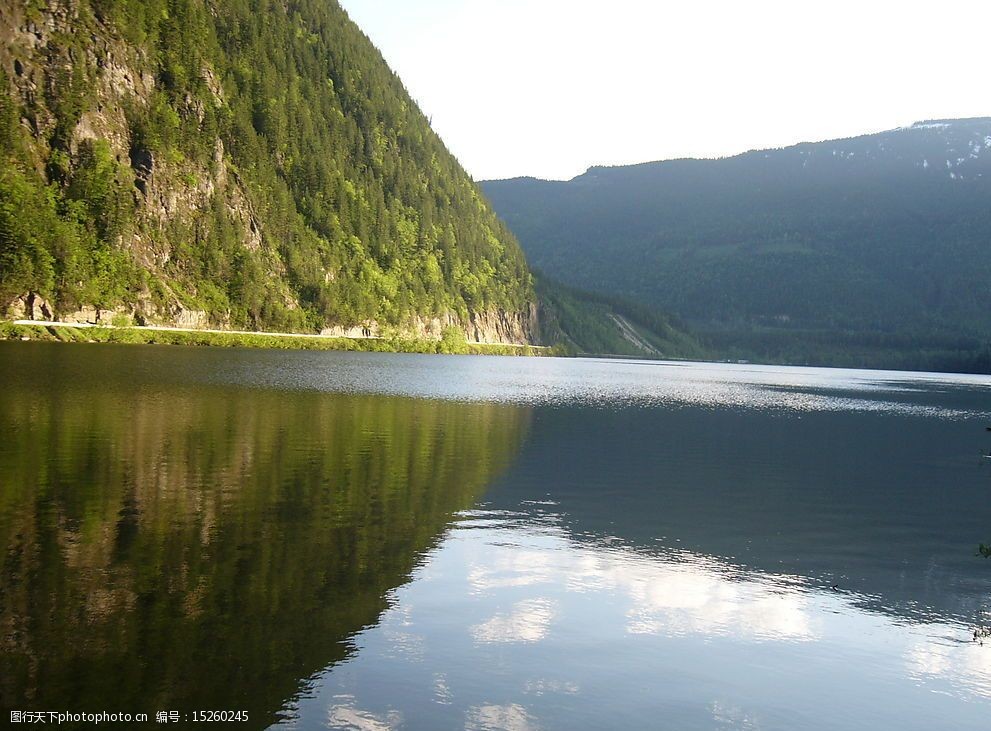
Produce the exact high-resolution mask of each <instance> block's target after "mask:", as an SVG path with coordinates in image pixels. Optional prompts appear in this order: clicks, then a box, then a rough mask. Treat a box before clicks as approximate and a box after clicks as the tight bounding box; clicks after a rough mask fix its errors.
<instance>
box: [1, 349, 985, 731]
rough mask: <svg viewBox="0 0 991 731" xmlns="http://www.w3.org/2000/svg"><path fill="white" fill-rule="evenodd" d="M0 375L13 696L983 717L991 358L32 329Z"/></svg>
mask: <svg viewBox="0 0 991 731" xmlns="http://www.w3.org/2000/svg"><path fill="white" fill-rule="evenodd" d="M0 372H2V373H4V374H5V381H4V384H3V386H2V388H0V432H2V433H3V434H4V435H5V439H4V440H3V441H2V442H0V545H2V547H3V554H2V558H0V561H2V563H0V643H2V644H0V650H2V651H0V705H2V706H3V708H4V709H7V708H19V709H24V710H59V709H61V710H72V711H79V710H98V709H114V708H116V709H119V710H129V711H131V712H146V713H150V714H152V716H153V715H154V713H155V712H156V711H159V710H178V711H181V712H183V713H189V712H191V711H193V710H197V709H209V708H212V709H218V708H225V709H248V710H249V711H250V718H251V720H250V721H249V722H248V723H247V724H235V725H236V726H238V727H241V728H266V727H268V726H272V725H275V726H277V727H285V728H299V729H311V728H313V729H316V728H359V729H386V728H409V729H448V728H450V729H460V728H471V729H497V728H502V729H519V730H523V729H576V728H577V729H582V728H588V729H593V728H595V729H597V728H604V727H605V728H620V727H633V728H671V729H721V728H734V729H735V728H753V729H794V728H803V729H805V728H808V729H816V728H822V729H877V728H898V729H933V728H954V729H984V728H987V719H988V718H991V643H986V644H983V645H982V644H981V643H980V642H979V641H978V640H976V639H975V632H977V633H978V635H980V633H981V630H982V629H983V628H985V627H986V626H987V624H989V623H991V615H989V614H988V609H989V607H991V561H986V560H984V559H982V558H978V557H975V555H974V554H975V549H976V546H977V544H978V543H979V542H981V541H982V540H984V541H985V542H986V541H987V540H988V539H991V501H989V499H988V498H989V493H991V465H986V464H984V463H988V462H991V460H984V459H982V457H981V454H982V452H986V451H987V450H988V449H989V448H991V439H989V437H991V435H988V434H987V433H986V432H985V431H984V427H985V425H991V381H989V380H988V379H987V378H983V377H973V376H949V375H943V374H906V373H895V372H879V371H849V370H833V369H807V368H806V369H803V368H781V367H761V366H737V365H712V364H685V363H649V362H631V361H599V360H575V359H572V360H562V359H533V358H527V359H511V358H492V357H468V356H405V355H392V354H358V353H312V352H311V353H306V352H303V353H279V352H267V351H241V350H233V351H228V350H219V349H187V348H179V347H155V346H147V347H139V346H121V347H117V346H104V345H57V344H32V343H25V344H22V343H15V344H0ZM189 725H192V726H193V727H196V725H195V724H189Z"/></svg>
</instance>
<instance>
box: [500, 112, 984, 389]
mask: <svg viewBox="0 0 991 731" xmlns="http://www.w3.org/2000/svg"><path fill="white" fill-rule="evenodd" d="M482 186H483V189H484V190H485V191H486V194H487V195H488V196H489V198H490V200H491V201H492V203H493V205H494V206H495V208H496V211H497V212H498V213H499V214H500V215H501V216H503V218H504V219H505V220H506V222H507V223H508V224H509V225H510V227H511V228H512V229H513V231H514V232H515V233H516V235H517V236H519V238H520V241H521V242H522V243H523V245H524V248H525V250H526V252H527V256H528V257H529V259H530V261H531V263H532V264H533V265H534V266H535V267H537V268H539V269H540V270H542V271H544V272H546V274H547V275H548V276H551V277H554V278H556V279H559V280H561V281H563V282H565V283H567V284H570V285H573V286H578V287H581V288H584V289H590V290H595V291H598V292H601V293H605V294H612V293H616V292H622V293H623V295H624V296H625V297H628V298H631V299H634V300H636V301H638V302H640V303H642V304H643V305H645V306H651V307H656V308H659V309H662V310H665V311H669V312H672V313H674V314H676V315H678V316H679V317H681V318H682V319H683V320H684V321H685V322H686V323H687V324H688V325H689V327H690V328H691V329H692V330H693V332H695V333H696V334H697V335H698V336H699V338H700V339H701V340H703V342H705V343H706V344H707V345H708V346H709V347H710V348H712V350H713V352H714V353H715V355H716V356H717V357H723V358H730V359H761V360H767V361H772V362H786V363H817V364H822V365H858V366H873V367H883V366H891V367H898V368H940V369H942V368H949V369H951V370H988V368H989V367H991V363H989V361H988V346H987V344H988V342H989V340H991V288H989V287H988V282H989V281H991V206H988V200H991V119H972V120H950V121H936V122H925V123H919V124H916V125H913V126H911V127H908V128H904V129H899V130H893V131H891V132H885V133H881V134H875V135H867V136H864V137H858V138H852V139H846V140H834V141H829V142H820V143H804V144H801V145H796V146H793V147H789V148H785V149H779V150H764V151H754V152H749V153H745V154H743V155H739V156H737V157H733V158H726V159H719V160H672V161H667V162H656V163H646V164H642V165H632V166H625V167H614V168H601V167H596V168H591V169H590V170H588V172H586V173H584V174H583V175H580V176H578V177H576V178H574V179H573V180H570V181H566V182H554V181H543V180H535V179H532V178H519V179H514V180H505V181H490V182H484V183H483V184H482Z"/></svg>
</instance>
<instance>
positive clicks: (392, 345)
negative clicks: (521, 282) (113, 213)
mask: <svg viewBox="0 0 991 731" xmlns="http://www.w3.org/2000/svg"><path fill="white" fill-rule="evenodd" d="M0 340H40V341H50V342H62V343H134V344H144V345H151V344H154V345H212V346H216V347H222V348H272V349H277V350H355V351H376V352H386V353H459V354H467V355H553V354H555V353H554V351H553V349H550V348H539V347H534V346H530V345H507V344H488V343H469V342H467V341H466V340H465V339H463V338H450V337H445V338H444V339H442V340H424V339H417V338H335V337H298V336H293V335H275V334H268V333H220V332H198V331H195V330H154V329H148V328H140V327H85V328H83V327H73V326H72V325H70V324H66V325H24V324H15V323H12V322H0Z"/></svg>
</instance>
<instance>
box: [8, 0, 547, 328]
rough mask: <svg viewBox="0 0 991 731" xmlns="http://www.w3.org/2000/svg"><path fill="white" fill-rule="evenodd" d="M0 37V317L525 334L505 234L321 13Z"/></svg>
mask: <svg viewBox="0 0 991 731" xmlns="http://www.w3.org/2000/svg"><path fill="white" fill-rule="evenodd" d="M0 35H2V37H3V43H2V44H0V88H2V90H3V93H2V94H0V310H2V309H3V308H4V307H5V306H7V305H8V304H9V303H11V302H13V301H14V300H15V299H16V298H19V297H21V298H24V297H25V296H27V295H31V296H32V298H33V297H34V296H36V297H37V298H39V300H38V301H40V302H42V303H43V306H44V308H45V309H46V310H52V311H54V314H55V315H57V314H59V313H68V312H72V311H76V310H78V309H79V308H85V307H89V308H95V309H96V310H97V311H98V312H99V310H101V309H102V310H110V311H114V312H119V313H125V314H126V313H133V314H134V315H135V316H136V317H137V318H138V320H139V321H140V320H142V319H147V320H148V321H150V322H153V321H158V322H169V321H174V320H175V319H176V316H177V315H176V313H182V312H184V311H189V312H195V313H197V314H200V315H202V321H201V322H199V324H201V325H206V324H213V325H215V326H217V325H219V326H235V327H243V328H250V329H272V330H309V331H317V330H320V329H322V328H325V327H328V326H333V325H336V326H341V327H350V326H354V325H357V324H360V323H367V322H372V321H374V322H375V323H376V326H377V327H378V326H392V327H396V328H401V327H403V326H406V325H408V324H410V323H412V322H414V321H417V320H419V321H420V322H422V321H423V320H425V319H428V318H440V319H441V321H442V322H444V323H452V322H453V323H459V324H460V323H466V322H468V321H469V320H471V319H473V317H474V315H475V314H476V313H492V312H499V313H516V315H517V319H516V322H518V323H522V324H521V325H520V327H519V328H518V332H515V333H513V334H514V335H516V336H518V337H521V338H528V337H529V331H528V327H529V326H528V324H527V323H526V322H524V321H525V320H526V319H527V317H529V314H528V313H530V312H531V308H530V304H531V302H532V300H533V285H532V282H531V277H530V274H529V271H528V269H527V265H526V262H525V259H524V257H523V254H522V252H521V250H520V248H519V246H518V244H517V242H516V240H515V239H514V237H513V235H512V234H511V233H510V232H509V231H508V230H507V229H506V228H505V226H504V225H503V224H502V223H501V222H500V221H499V220H498V219H497V218H496V216H495V214H494V213H493V212H492V211H491V209H490V208H489V206H488V204H487V203H486V201H485V200H484V198H483V197H482V196H481V195H480V193H479V190H478V188H477V187H476V185H475V184H474V183H473V182H472V180H471V179H470V178H469V177H468V175H467V174H466V173H465V172H464V171H463V170H462V168H461V167H460V165H459V164H458V162H457V161H456V160H455V158H454V157H453V156H452V155H451V154H450V153H449V152H448V151H447V149H446V148H445V147H444V145H443V143H442V142H441V140H440V139H439V138H438V137H437V136H436V135H435V134H434V132H433V131H432V130H431V129H430V126H429V123H428V121H427V119H426V118H425V117H424V115H423V114H422V113H421V112H420V110H419V109H418V108H417V106H416V104H415V103H414V102H413V101H412V99H411V98H410V96H409V95H408V93H407V92H406V90H405V89H404V87H403V85H402V83H401V82H400V80H399V78H398V77H397V76H396V75H395V74H394V73H393V72H392V71H391V70H390V69H389V68H388V67H387V65H386V64H385V62H384V61H383V59H382V57H381V55H380V54H379V52H378V51H377V50H376V49H375V47H374V46H373V45H372V44H371V42H370V41H369V40H368V39H367V38H366V37H365V36H364V35H363V34H362V32H361V31H360V30H359V29H358V28H357V26H355V25H354V24H353V23H352V22H351V21H350V20H349V19H348V17H347V15H346V13H345V12H344V11H343V10H342V9H341V7H340V6H339V5H338V4H337V3H336V2H334V1H333V0H292V1H291V2H286V1H285V0H64V1H63V2H48V3H44V2H40V0H29V1H28V2H25V3H14V4H6V3H5V4H4V6H3V7H0ZM28 211H29V212H30V215H25V212H28ZM519 313H522V314H519ZM0 315H2V312H0Z"/></svg>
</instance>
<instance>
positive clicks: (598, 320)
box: [536, 275, 708, 359]
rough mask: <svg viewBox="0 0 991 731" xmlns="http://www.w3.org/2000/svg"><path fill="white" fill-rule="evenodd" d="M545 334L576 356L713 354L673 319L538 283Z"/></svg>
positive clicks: (697, 356) (612, 299)
mask: <svg viewBox="0 0 991 731" xmlns="http://www.w3.org/2000/svg"><path fill="white" fill-rule="evenodd" d="M536 290H537V298H538V301H539V306H540V329H541V334H542V335H543V336H544V337H545V338H546V339H547V340H548V341H549V342H551V343H556V344H558V345H559V346H562V347H564V348H565V349H566V350H567V351H569V352H571V353H573V354H576V355H579V354H581V355H626V356H633V357H638V358H695V359H701V358H705V357H706V356H707V355H708V353H707V352H706V350H705V349H704V348H703V347H702V346H701V345H700V344H699V343H698V341H697V340H696V339H695V337H693V336H692V335H691V334H689V333H687V332H685V330H684V328H683V327H681V326H680V324H679V323H677V322H672V321H671V319H670V318H668V317H665V316H664V315H662V314H659V313H657V312H655V311H653V310H651V309H650V308H647V307H643V306H641V305H638V304H635V303H631V302H628V301H626V300H624V299H622V298H620V297H611V296H608V295H602V294H595V293H591V292H586V291H583V290H579V289H575V288H574V287H568V286H566V285H563V284H560V283H558V282H555V281H553V280H550V279H548V278H547V277H545V276H542V275H541V276H537V277H536Z"/></svg>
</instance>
